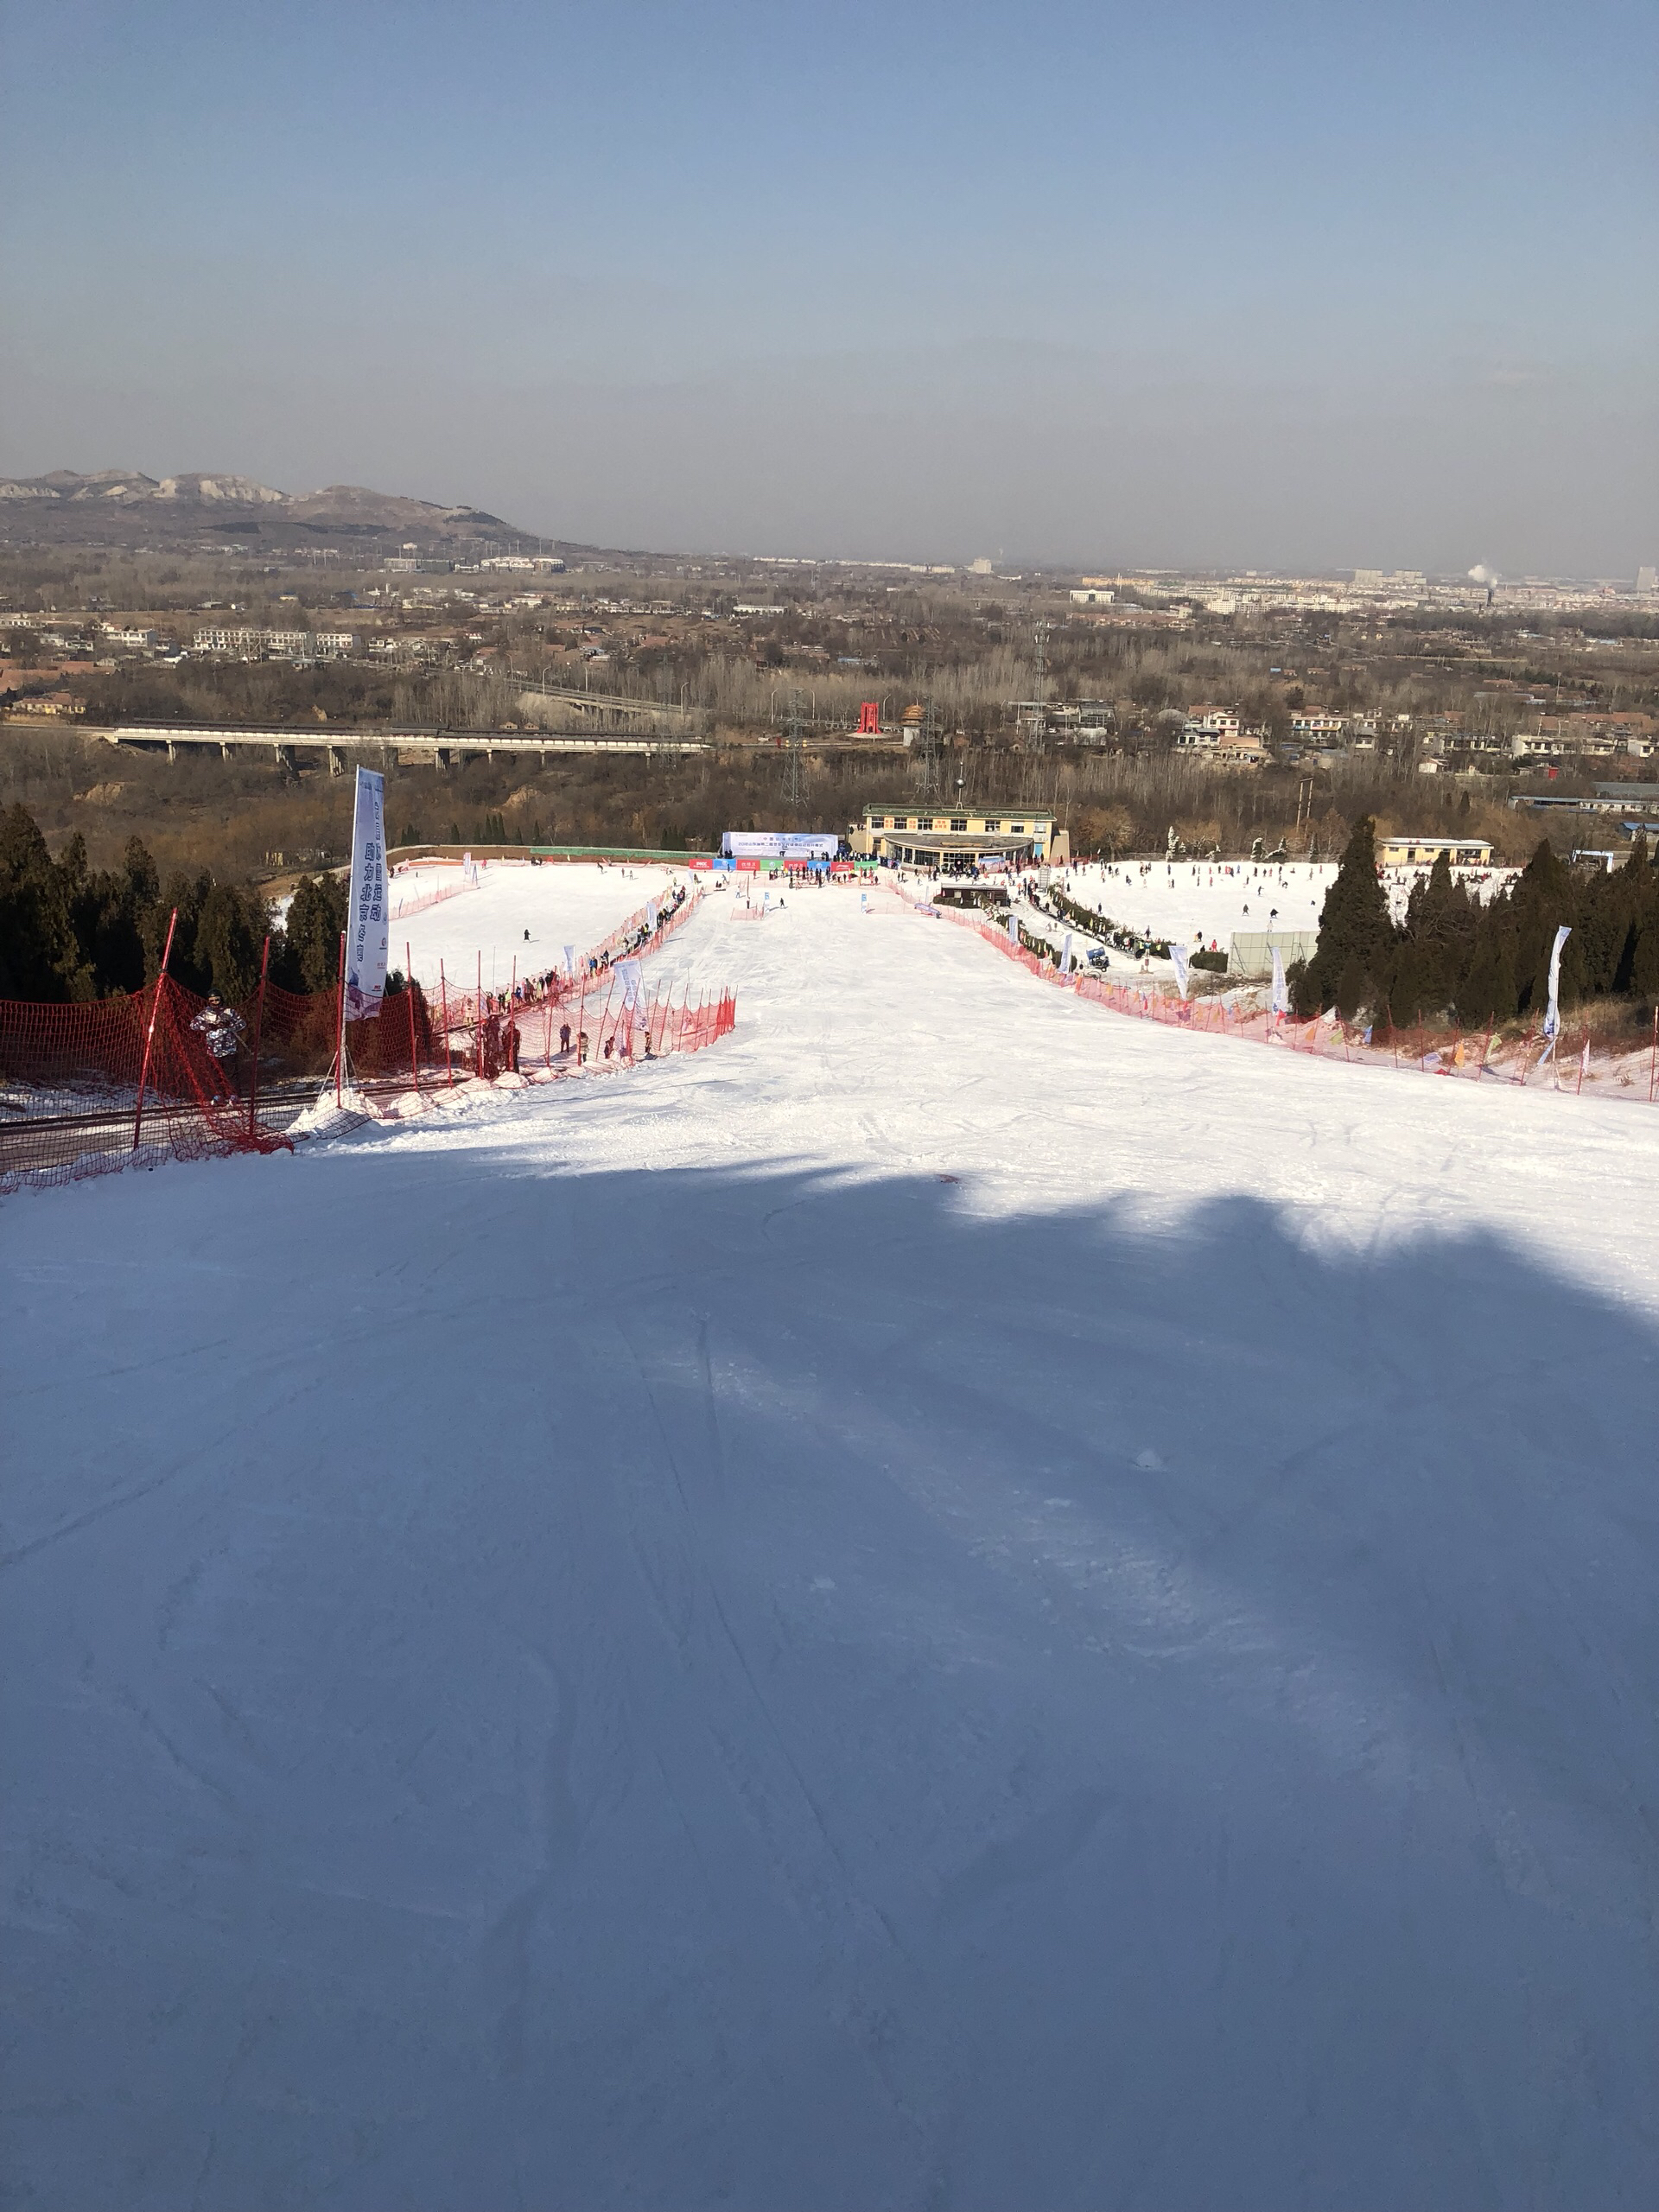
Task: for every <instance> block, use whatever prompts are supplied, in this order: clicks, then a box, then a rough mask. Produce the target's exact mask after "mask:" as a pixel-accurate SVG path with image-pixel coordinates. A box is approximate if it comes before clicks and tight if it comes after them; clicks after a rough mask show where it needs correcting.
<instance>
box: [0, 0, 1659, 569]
mask: <svg viewBox="0 0 1659 2212" xmlns="http://www.w3.org/2000/svg"><path fill="white" fill-rule="evenodd" d="M1656 60H1659V8H1656V7H1655V5H1654V4H1653V0H1571V4H1567V0H1553V4H1550V5H1548V6H1544V5H1538V4H1534V0H1522V4H1518V5H1516V4H1511V5H1508V6H1505V7H1502V8H1498V7H1492V6H1485V5H1472V6H1471V5H1465V6H1461V7H1453V6H1451V5H1449V4H1447V0H1434V4H1432V5H1427V4H1417V0H1411V3H1410V4H1403V5H1402V4H1394V5H1389V4H1388V0H1383V4H1381V5H1371V6H1369V7H1363V8H1361V7H1357V6H1351V5H1344V4H1342V0H1335V4H1331V0H1326V4H1322V5H1319V6H1314V5H1296V4H1284V0H1258V4H1256V5H1255V6H1254V7H1249V8H1243V7H1240V6H1237V5H1231V6H1228V7H1222V6H1220V5H1217V4H1213V0H1189V4H1185V5H1183V4H1180V0H1163V3H1162V4H1160V5H1155V6H1149V5H1147V4H1146V0H1136V4H1135V5H1133V6H1120V5H1116V4H1101V3H1100V0H1096V3H1095V4H1092V5H1088V6H1070V5H1064V6H1046V7H1045V6H1041V5H1038V6H1034V7H1030V6H1028V7H1026V8H1017V7H1011V6H1009V5H1007V4H1006V0H1003V4H1001V5H999V6H997V7H995V8H991V7H987V6H981V5H977V4H962V0H957V4H955V5H952V6H950V7H945V6H942V5H932V4H917V0H887V4H885V5H882V6H866V5H863V4H851V5H836V4H834V0H829V4H819V5H817V6H813V7H810V8H804V7H801V8H791V7H790V6H789V5H787V4H786V3H785V4H784V5H781V6H780V5H778V4H775V0H774V4H771V5H767V6H764V7H763V6H760V5H752V4H747V0H728V4H724V5H721V4H718V0H714V3H713V4H709V0H705V4H702V5H700V6H692V5H689V4H684V0H681V4H676V5H668V4H653V5H640V4H631V3H630V0H611V4H609V5H594V4H592V3H591V0H589V4H588V5H585V6H582V7H574V6H573V7H565V6H551V5H543V6H532V5H522V4H507V0H466V3H465V4H463V3H462V0H452V4H449V5H446V6H436V5H429V4H424V0H404V4H400V5H388V4H377V3H376V0H346V4H340V0H335V4H333V5H330V6H327V7H323V6H312V5H308V4H302V3H301V0H290V4H283V0H263V4H260V5H258V6H252V5H248V4H238V0H228V4H226V0H214V4H213V5H212V6H197V5H194V4H181V3H180V0H151V4H150V5H149V6H147V7H143V8H135V7H132V6H131V5H130V0H123V3H122V4H121V5H119V6H116V5H111V4H95V3H94V0H54V5H53V6H51V7H49V8H48V7H43V6H41V5H39V4H38V0H28V4H25V0H0V79H3V81H4V83H5V85H6V86H7V98H6V105H5V120H4V127H3V131H0V251H3V259H4V268H3V283H4V293H3V296H4V298H5V301H6V302H7V312H6V313H5V315H3V317H0V473H4V474H38V473H40V472H41V471H43V470H46V469H48V468H52V467H75V468H93V467H104V466H111V465H118V466H122V467H140V468H143V469H147V470H149V472H150V473H151V474H167V473H171V472H175V471H178V470H181V469H188V468H206V469H214V468H218V469H225V470H234V471H237V472H239V473H241V474H248V475H253V476H257V477H260V478H262V479H264V480H265V481H267V482H270V483H273V484H277V485H279V486H282V487H283V488H284V489H286V490H289V491H302V490H307V489H309V488H311V487H312V486H315V485H319V484H323V483H327V482H333V481H347V482H358V483H369V484H373V485H376V486H379V487H380V488H382V489H385V490H395V491H406V492H412V493H418V494H420V495H422V496H423V497H426V498H430V499H444V500H456V501H460V500H467V501H473V502H475V503H477V504H479V505H484V506H487V507H491V508H493V509H494V510H495V511H497V512H499V513H502V514H504V515H505V516H507V517H509V518H511V519H512V520H514V521H516V522H518V523H519V524H522V525H523V526H524V527H525V528H527V529H530V530H535V531H544V532H548V533H556V534H558V535H560V536H563V537H575V538H585V539H591V540H596V541H599V542H601V543H607V544H632V545H650V546H654V547H663V548H668V547H680V548H687V549H694V548H695V549H715V548H728V549H734V550H738V549H741V550H753V551H760V552H768V551H770V552H794V551H799V552H810V553H821V554H823V553H829V554H834V553H842V554H849V555H862V556H876V555H892V556H897V557H902V558H911V559H937V560H951V561H956V560H965V559H971V558H972V557H973V556H975V555H976V554H979V553H988V554H991V555H994V556H1001V557H1003V558H1006V559H1007V560H1008V561H1011V562H1012V561H1019V560H1027V561H1029V560H1040V559H1052V560H1067V561H1075V562H1078V563H1084V564H1085V565H1088V564H1116V563H1165V562H1173V563H1193V564H1198V563H1252V564H1260V565H1264V566H1265V565H1287V564H1290V565H1294V564H1300V563H1306V564H1309V565H1315V564H1317V565H1341V564H1354V563H1358V564H1360V565H1364V566H1373V565H1379V564H1380V565H1385V566H1392V565H1396V564H1404V565H1409V566H1412V567H1427V568H1431V569H1453V570H1458V569H1465V568H1467V567H1468V566H1469V565H1470V564H1471V563H1473V562H1475V561H1486V562H1489V563H1492V564H1494V565H1495V566H1496V567H1497V568H1498V569H1501V570H1503V571H1504V572H1506V573H1510V574H1517V573H1522V572H1524V571H1526V570H1529V569H1534V570H1570V571H1574V572H1579V573H1593V574H1608V575H1613V574H1625V575H1628V574H1630V572H1632V571H1633V569H1634V568H1635V566H1636V564H1637V563H1638V562H1639V561H1641V562H1646V561H1655V560H1659V496H1656V494H1659V439H1656V411H1659V410H1656V390H1659V374H1656V372H1659V346H1656V337H1659V252H1656V245H1659V238H1656V232H1659V219H1656V209H1659V194H1656V185H1659V143H1656V140H1659V122H1656V118H1659V69H1656Z"/></svg>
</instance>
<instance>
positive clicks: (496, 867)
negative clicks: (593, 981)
mask: <svg viewBox="0 0 1659 2212" xmlns="http://www.w3.org/2000/svg"><path fill="white" fill-rule="evenodd" d="M675 880H684V879H683V878H680V879H676V878H675V877H674V876H673V875H672V874H670V872H669V871H667V870H666V869H663V868H634V867H631V866H630V867H624V866H620V865H619V866H616V867H605V868H599V867H588V866H583V865H580V864H576V865H572V864H568V863H559V864H556V865H555V864H549V865H547V866H545V867H539V868H531V866H529V865H528V863H527V862H524V861H492V862H490V863H488V864H486V866H485V867H483V868H480V871H479V875H478V880H477V881H476V882H475V883H469V882H468V881H467V880H466V879H465V878H464V877H463V876H462V874H461V870H460V869H459V868H424V869H414V868H410V869H400V870H399V871H398V873H397V874H396V875H395V876H394V877H393V878H392V880H391V927H390V936H391V944H390V946H389V948H388V957H389V961H390V964H391V966H392V967H394V968H402V967H403V965H404V946H405V945H407V946H408V948H409V957H410V959H411V960H412V961H413V963H414V971H415V974H416V976H418V977H419V978H420V979H421V981H422V982H423V983H429V984H430V985H431V986H432V987H433V988H434V989H435V988H436V987H437V982H438V963H439V962H440V961H442V963H443V966H444V969H445V972H446V974H447V976H448V979H449V981H451V982H459V983H460V984H461V987H462V988H464V989H469V988H472V986H473V985H474V983H475V982H477V980H478V974H479V966H480V960H481V963H482V968H483V976H484V988H485V989H486V991H491V990H505V988H507V985H508V984H509V982H511V981H512V973H513V963H515V962H517V963H518V974H519V975H520V976H524V975H525V974H531V975H538V976H539V975H544V974H545V973H546V972H547V970H548V969H550V968H555V967H562V966H563V963H564V948H565V946H566V945H567V944H570V945H574V946H575V950H576V951H577V952H578V953H582V952H585V951H586V950H587V949H588V946H589V945H591V944H597V943H598V942H599V940H600V939H601V938H604V937H607V936H608V935H609V934H610V932H611V931H612V930H613V929H614V928H615V927H616V925H617V924H618V923H619V922H623V921H626V919H627V918H628V916H629V915H630V914H633V913H637V912H639V908H640V907H641V906H644V905H645V903H646V901H647V900H648V899H656V898H658V897H659V896H660V895H661V894H662V893H663V892H664V890H666V888H667V887H668V886H669V884H670V883H671V882H673V881H675ZM440 891H442V892H444V893H450V894H452V895H449V896H446V897H445V898H443V899H440V900H439V901H438V903H437V904H435V905H434V906H426V907H424V908H423V909H422V911H421V912H417V913H410V912H408V911H407V910H408V908H409V907H410V905H412V904H413V903H414V902H415V901H416V900H418V899H429V898H430V897H431V896H432V894H433V893H435V892H440ZM526 931H528V932H529V934H528V936H526V934H525V932H526Z"/></svg>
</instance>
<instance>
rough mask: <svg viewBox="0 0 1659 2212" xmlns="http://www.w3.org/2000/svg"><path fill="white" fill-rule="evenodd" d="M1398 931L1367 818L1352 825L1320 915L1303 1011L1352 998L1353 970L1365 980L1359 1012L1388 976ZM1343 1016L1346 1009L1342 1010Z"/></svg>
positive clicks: (1306, 976)
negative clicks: (1378, 875) (1378, 878)
mask: <svg viewBox="0 0 1659 2212" xmlns="http://www.w3.org/2000/svg"><path fill="white" fill-rule="evenodd" d="M1396 935H1397V932H1396V931H1395V926H1394V924H1393V921H1392V920H1391V919H1390V918H1389V900H1388V894H1387V893H1386V892H1385V891H1384V890H1383V886H1382V884H1381V882H1380V881H1379V880H1377V873H1376V823H1375V822H1374V821H1373V820H1372V819H1371V817H1370V815H1369V814H1368V815H1366V816H1364V817H1363V818H1362V819H1361V820H1360V821H1358V822H1357V823H1355V824H1354V828H1353V833H1352V835H1351V836H1350V838H1349V840H1348V844H1347V849H1346V850H1345V851H1344V854H1343V856H1342V865H1341V867H1340V868H1338V870H1337V880H1336V881H1335V882H1334V883H1333V884H1332V886H1331V888H1330V890H1329V891H1327V892H1326V893H1325V905H1324V906H1323V907H1322V908H1321V910H1320V912H1319V946H1318V949H1317V950H1316V951H1315V952H1314V955H1313V958H1312V960H1310V961H1309V962H1308V963H1307V967H1306V970H1305V971H1304V973H1303V976H1302V977H1301V988H1300V993H1299V995H1298V1001H1297V1003H1298V1006H1299V1008H1300V1009H1302V1010H1305V1011H1306V1012H1310V1013H1312V1012H1315V1011H1318V1010H1319V1009H1322V1008H1324V1007H1328V1006H1331V1005H1333V1004H1341V1003H1342V1002H1343V1000H1344V997H1345V996H1351V995H1353V993H1352V983H1351V971H1355V970H1357V974H1358V976H1359V977H1360V979H1361V981H1360V984H1359V991H1358V995H1357V997H1356V999H1355V1005H1356V1007H1357V1006H1358V1005H1359V1004H1361V1003H1363V1001H1364V998H1365V996H1366V995H1367V994H1368V993H1370V994H1374V993H1376V990H1377V988H1378V985H1379V983H1380V982H1381V981H1382V980H1383V977H1384V976H1385V974H1386V971H1387V967H1388V961H1389V954H1390V952H1391V951H1392V950H1393V948H1394V944H1395V938H1396ZM1347 1010H1348V1009H1347V1008H1346V1007H1345V1006H1344V1012H1345V1011H1347Z"/></svg>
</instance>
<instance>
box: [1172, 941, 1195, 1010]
mask: <svg viewBox="0 0 1659 2212" xmlns="http://www.w3.org/2000/svg"><path fill="white" fill-rule="evenodd" d="M1169 957H1170V960H1171V963H1173V967H1174V969H1175V980H1176V982H1178V983H1179V985H1180V987H1181V996H1182V997H1183V998H1185V996H1186V995H1187V993H1188V992H1189V991H1190V990H1191V989H1192V973H1191V971H1190V969H1188V967H1187V964H1186V947H1185V945H1184V944H1172V945H1171V946H1170V948H1169Z"/></svg>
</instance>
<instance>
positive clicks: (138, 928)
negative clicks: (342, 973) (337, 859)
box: [0, 806, 346, 1001]
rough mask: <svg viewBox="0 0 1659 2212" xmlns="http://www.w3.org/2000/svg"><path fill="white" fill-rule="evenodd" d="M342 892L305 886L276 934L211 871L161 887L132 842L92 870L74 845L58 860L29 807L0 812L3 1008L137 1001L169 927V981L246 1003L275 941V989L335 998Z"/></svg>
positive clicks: (330, 884)
mask: <svg viewBox="0 0 1659 2212" xmlns="http://www.w3.org/2000/svg"><path fill="white" fill-rule="evenodd" d="M175 908H176V909H177V911H178V923H177V925H176V927H175V930H174V934H173V950H172V953H171V955H170V956H169V957H168V974H169V975H170V976H175V977H176V978H177V980H178V981H179V982H181V983H183V984H184V985H186V987H187V988H189V989H191V990H194V991H200V992H202V993H204V994H205V993H207V992H208V991H217V992H218V993H219V996H220V997H221V998H223V999H226V1000H235V999H243V998H246V997H247V995H249V993H250V992H251V991H252V990H253V988H255V986H256V985H257V982H258V980H259V960H260V953H261V950H262V948H263V946H264V939H265V938H266V936H267V934H269V936H270V976H271V980H272V982H277V983H280V984H282V985H283V986H284V987H285V988H287V989H289V990H292V991H321V990H327V989H330V988H332V987H333V985H334V977H335V973H336V963H337V958H338V948H339V944H340V931H341V930H342V929H343V928H344V927H345V926H346V885H345V883H344V882H343V881H342V880H340V879H339V878H338V877H334V876H322V877H315V878H314V877H311V876H305V877H302V879H301V881H300V884H299V887H298V888H297V889H296V892H295V893H294V897H293V899H292V901H291V903H290V905H289V910H288V915H287V918H286V922H285V924H284V925H281V926H279V925H277V922H276V919H275V917H274V916H273V913H272V912H271V909H270V906H269V904H268V903H267V901H266V900H265V899H264V898H263V897H262V896H261V895H260V893H257V891H253V890H250V889H246V888H244V887H241V886H238V885H236V884H229V883H216V882H215V881H214V880H213V876H212V875H211V874H207V872H205V871H204V872H202V873H200V874H195V875H183V874H180V875H175V876H171V877H169V878H168V880H167V881H166V882H163V881H162V879H161V877H160V875H159V874H158V872H157V870H156V863H155V861H153V860H152V859H151V858H150V856H149V852H148V851H147V850H146V849H145V848H144V846H143V844H142V843H141V842H139V840H138V839H137V837H134V838H131V839H130V840H129V842H128V845H127V850H126V856H125V858H124V861H123V862H122V864H121V866H120V867H119V868H101V869H92V868H88V866H87V864H86V842H85V840H84V839H83V838H81V837H79V836H74V837H72V838H71V839H70V840H69V842H68V843H67V845H66V846H65V847H64V849H63V851H62V852H61V853H60V855H58V857H57V858H56V859H55V860H54V858H53V856H52V855H51V853H50V852H49V851H48V848H47V842H46V839H45V838H44V837H43V836H41V830H40V828H39V825H38V824H37V823H36V822H35V819H34V817H33V816H32V815H31V814H30V813H29V810H28V809H27V808H26V807H22V806H13V807H10V808H9V809H7V810H5V811H3V812H0V998H11V999H44V1000H54V1001H56V1000H66V999H76V1000H86V999H102V998H110V997H112V996H115V995H118V994H119V993H122V992H125V991H137V990H140V989H142V988H143V986H144V985H145V984H146V983H148V982H153V981H154V980H155V978H156V975H157V974H158V973H159V972H160V969H161V964H162V949H163V947H164V946H165V945H166V943H167V931H168V919H169V918H170V916H171V915H172V913H173V912H174V910H175Z"/></svg>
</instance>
